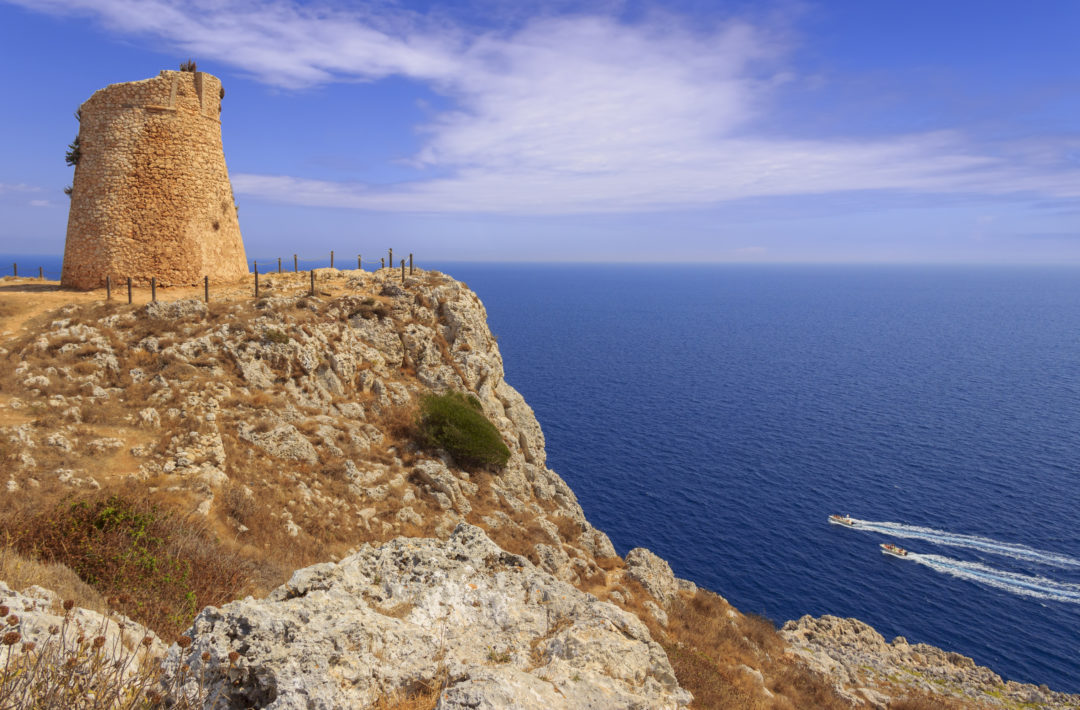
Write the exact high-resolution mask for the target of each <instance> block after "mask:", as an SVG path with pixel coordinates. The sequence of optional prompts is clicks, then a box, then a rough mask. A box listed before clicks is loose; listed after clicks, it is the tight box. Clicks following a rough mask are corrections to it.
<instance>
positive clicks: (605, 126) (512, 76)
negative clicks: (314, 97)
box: [18, 0, 1080, 214]
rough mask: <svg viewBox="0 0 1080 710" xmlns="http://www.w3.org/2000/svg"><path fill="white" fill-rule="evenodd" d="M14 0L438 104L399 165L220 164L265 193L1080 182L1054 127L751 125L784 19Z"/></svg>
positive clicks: (958, 189)
mask: <svg viewBox="0 0 1080 710" xmlns="http://www.w3.org/2000/svg"><path fill="white" fill-rule="evenodd" d="M18 4H22V5H24V6H25V7H27V8H31V9H34V10H38V11H46V12H53V13H62V14H71V13H78V14H83V15H88V16H91V17H94V18H96V19H97V20H98V21H100V22H101V23H103V24H104V25H105V26H106V27H108V28H109V29H110V30H112V31H114V32H118V33H121V34H125V35H137V36H143V37H149V38H154V39H155V40H160V41H164V42H166V43H168V44H170V45H172V46H174V47H176V48H177V49H180V50H182V51H184V52H185V53H190V54H192V55H197V56H206V57H212V58H214V59H216V60H218V61H221V62H225V63H228V64H231V65H232V66H235V67H236V68H238V69H239V70H241V71H243V72H245V73H247V74H248V75H250V76H251V77H253V78H254V79H256V80H258V81H260V82H263V83H266V84H269V85H274V86H277V87H280V88H283V89H301V88H305V87H311V86H318V85H324V84H328V83H333V82H357V81H376V80H379V79H381V78H385V77H390V76H402V77H408V78H410V79H413V80H417V81H421V82H425V83H426V84H428V85H429V86H430V87H431V88H432V89H433V90H434V91H436V92H438V93H440V94H442V95H444V96H446V97H447V98H448V99H449V100H450V101H451V102H452V104H453V108H452V109H451V110H447V111H444V112H442V113H440V114H437V115H435V116H434V117H433V118H432V119H430V120H429V121H428V122H427V123H426V124H425V125H422V126H419V127H418V128H419V130H420V131H421V135H422V136H423V145H422V147H421V149H420V150H419V151H417V152H416V154H415V155H413V156H412V157H411V159H410V160H409V162H408V164H409V166H411V167H412V168H413V170H414V173H413V174H414V179H412V180H409V181H406V182H398V183H394V184H389V185H379V184H359V183H344V182H334V181H328V180H323V179H320V177H319V176H295V175H255V174H243V173H241V174H237V175H235V176H234V184H235V187H236V191H237V192H238V193H241V194H246V195H249V196H255V197H258V198H262V199H266V200H272V201H277V202H285V203H294V204H305V205H319V206H335V207H352V208H359V209H369V210H387V211H410V212H501V213H516V214H560V213H581V212H601V213H604V212H632V211H639V210H665V209H682V208H687V207H691V208H693V207H701V206H708V205H712V204H716V203H719V202H725V201H731V200H738V199H742V198H748V197H769V196H783V195H805V194H823V193H834V192H844V191H865V190H879V191H898V192H906V193H910V192H914V193H927V194H975V195H1027V196H1036V197H1038V198H1040V199H1047V198H1049V199H1063V198H1064V199H1070V198H1076V197H1080V169H1078V167H1077V166H1076V164H1075V161H1071V162H1070V161H1062V160H1059V159H1057V158H1059V157H1060V156H1061V155H1063V154H1064V152H1065V151H1066V150H1068V149H1069V147H1068V146H1065V145H1062V144H1058V143H1056V142H1055V141H1052V140H1044V141H1037V142H1036V143H1037V144H1034V145H1030V144H1029V145H1023V146H999V147H998V148H997V149H994V150H990V149H988V148H987V147H985V146H979V147H973V146H972V145H970V144H969V142H968V141H967V140H966V139H965V136H964V135H963V134H962V133H959V132H957V131H945V130H943V131H935V132H929V133H918V134H903V135H894V136H891V137H887V138H881V137H879V138H875V139H867V140H846V141H841V140H835V139H821V140H812V139H806V138H802V139H794V138H789V137H785V136H782V135H781V136H778V135H774V134H770V135H766V134H764V133H762V132H759V131H756V130H755V126H756V123H757V122H756V119H758V118H760V117H762V116H765V115H768V112H769V111H771V110H774V108H773V107H774V106H775V102H774V99H775V95H776V93H777V92H780V91H783V90H784V88H785V86H786V85H787V83H788V82H791V81H793V80H797V77H793V74H792V72H791V71H790V68H789V67H787V66H785V63H784V62H785V57H786V56H787V53H788V52H789V49H790V46H789V45H790V42H789V40H788V39H787V38H786V36H785V35H784V34H783V33H782V32H779V31H777V30H775V29H773V28H770V27H768V26H763V25H761V24H760V23H758V24H755V23H751V22H747V21H740V20H738V19H729V20H726V21H722V22H716V23H713V24H711V25H707V26H690V24H689V21H688V20H686V19H685V18H680V17H677V16H673V15H671V14H665V13H661V12H656V13H653V14H651V15H647V16H646V17H645V18H644V19H641V20H637V21H635V22H633V23H627V22H624V21H621V20H620V19H619V18H617V17H615V16H613V15H576V14H575V15H561V16H551V15H537V16H535V17H533V18H532V19H527V20H525V21H523V22H519V23H515V24H514V26H513V27H509V28H490V27H488V28H478V27H476V26H474V25H469V24H467V23H464V22H459V21H455V20H454V19H453V18H451V17H448V16H445V15H440V16H435V15H423V14H419V13H416V12H412V11H407V10H403V9H401V8H399V7H398V6H396V5H390V4H387V5H372V6H370V7H369V9H367V10H364V11H358V10H355V9H348V8H346V7H344V6H335V5H330V4H322V5H310V4H301V3H299V2H289V1H286V0H279V1H277V2H270V3H255V2H249V1H236V2H225V3H211V2H205V1H204V2H196V3H181V2H178V1H177V0H148V1H142V2H139V1H136V0H34V2H32V3H31V2H29V0H18ZM432 175H436V176H437V177H431V176H432Z"/></svg>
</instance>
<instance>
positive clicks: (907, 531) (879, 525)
mask: <svg viewBox="0 0 1080 710" xmlns="http://www.w3.org/2000/svg"><path fill="white" fill-rule="evenodd" d="M852 520H854V522H855V527H856V528H858V529H860V530H873V531H874V532H880V533H884V534H886V535H891V536H893V537H906V538H913V539H916V540H925V541H926V542H932V543H935V544H938V545H949V546H950V547H964V548H967V549H969V550H979V551H981V552H989V553H992V554H995V555H1002V556H1004V557H1012V558H1013V559H1017V560H1024V561H1026V562H1035V563H1038V564H1042V565H1050V566H1053V567H1080V560H1078V559H1076V558H1075V557H1069V556H1068V555H1063V554H1060V553H1057V552H1046V551H1044V550H1036V549H1035V548H1033V547H1028V546H1027V545H1020V544H1018V543H1014V542H1001V541H1000V540H993V539H991V538H988V537H979V536H977V535H964V534H962V533H953V532H948V531H947V530H935V529H934V528H924V527H920V526H918V525H904V524H903V523H888V522H875V521H873V520H858V519H856V518H852Z"/></svg>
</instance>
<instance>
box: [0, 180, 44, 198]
mask: <svg viewBox="0 0 1080 710" xmlns="http://www.w3.org/2000/svg"><path fill="white" fill-rule="evenodd" d="M13 192H41V188H40V187H37V186H35V185H27V184H26V183H22V182H19V183H12V182H6V183H5V182H0V195H3V194H5V193H13Z"/></svg>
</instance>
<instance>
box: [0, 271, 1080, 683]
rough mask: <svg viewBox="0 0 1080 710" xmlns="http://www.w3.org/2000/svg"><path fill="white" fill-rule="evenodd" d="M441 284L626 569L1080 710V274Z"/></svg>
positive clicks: (494, 274) (480, 279)
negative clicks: (895, 641)
mask: <svg viewBox="0 0 1080 710" xmlns="http://www.w3.org/2000/svg"><path fill="white" fill-rule="evenodd" d="M0 258H3V257H0ZM19 259H20V272H21V273H30V272H29V268H25V267H24V266H23V263H24V262H25V263H26V264H27V265H28V266H32V268H33V273H34V274H36V271H37V268H36V267H37V264H32V265H31V263H30V262H31V261H32V259H31V258H29V257H19ZM51 259H52V262H50V263H51V264H52V267H53V268H54V269H55V271H56V273H57V274H58V272H59V259H58V258H57V257H51ZM4 260H5V261H8V262H11V261H12V258H11V257H8V258H6V259H4ZM39 260H42V261H43V259H39ZM50 263H44V265H45V267H46V275H49V274H50V270H49V269H50ZM424 266H425V267H427V268H438V269H440V270H442V271H445V272H447V273H449V274H450V275H452V276H454V277H455V278H458V279H460V280H462V281H465V282H466V283H468V284H469V286H471V287H472V288H473V289H474V290H475V291H476V292H477V293H478V294H479V295H480V297H481V298H482V299H483V301H484V304H485V305H486V307H487V310H488V315H489V322H490V325H491V328H492V330H493V331H494V332H495V333H496V334H497V335H498V336H499V345H500V348H501V350H502V354H503V359H504V362H505V369H506V378H507V380H508V381H509V382H510V384H512V385H513V386H514V387H516V388H517V389H518V390H520V391H521V393H522V394H523V395H524V396H525V399H526V400H527V401H528V402H529V404H530V405H531V406H532V407H533V409H534V410H535V412H536V415H537V418H538V419H539V421H540V423H541V425H542V426H543V428H544V433H545V434H546V436H547V450H548V463H549V466H550V467H551V468H553V469H554V470H555V471H557V472H558V473H559V474H560V475H562V477H563V478H565V479H566V481H567V482H568V483H569V484H570V486H571V487H572V488H573V489H574V491H575V492H576V493H577V495H578V498H579V500H580V502H581V505H582V506H583V507H584V509H585V512H586V514H587V515H588V517H589V519H590V520H591V521H592V522H593V523H594V524H595V525H596V526H597V527H599V528H600V529H602V530H604V531H605V532H607V533H608V534H609V535H610V536H611V539H612V541H613V542H614V544H615V546H616V548H617V549H618V551H619V552H620V553H625V552H627V551H628V550H629V549H630V548H632V547H638V546H643V547H648V548H650V549H652V550H653V551H654V552H656V553H657V554H659V555H661V556H663V557H664V558H666V559H667V560H669V561H670V562H671V565H672V567H673V568H674V570H675V572H676V574H677V575H679V576H681V577H686V578H689V579H692V580H694V581H695V582H697V583H698V584H700V585H703V586H705V587H707V588H709V589H712V590H714V591H716V592H718V593H720V594H721V595H723V596H724V597H726V598H727V599H728V600H729V601H731V602H732V603H733V604H735V605H736V606H737V607H738V608H740V609H741V610H743V611H747V612H756V613H761V614H764V615H766V616H768V617H769V618H771V619H773V620H774V621H776V622H777V623H778V624H782V623H783V622H784V621H786V620H787V619H793V618H798V617H799V616H801V615H803V614H813V615H815V616H817V615H821V614H834V615H839V616H853V617H857V618H859V619H862V620H863V621H866V622H867V623H870V624H871V625H873V626H874V627H875V628H877V629H878V631H880V632H881V633H882V634H884V635H885V637H886V638H887V639H891V638H892V637H893V636H896V635H902V636H905V637H906V638H907V639H908V640H909V641H910V642H912V643H916V642H925V643H930V644H933V645H935V646H940V647H942V648H945V649H948V650H953V651H959V652H961V653H963V654H965V655H968V656H971V657H973V658H974V659H975V661H976V662H977V663H979V664H982V665H986V666H989V667H990V668H992V669H994V670H995V671H997V672H998V673H1000V674H1002V675H1003V676H1004V677H1005V678H1007V679H1012V680H1018V681H1024V682H1032V683H1045V684H1047V685H1049V686H1050V687H1052V688H1054V689H1056V690H1064V691H1070V692H1080V269H1077V268H1054V267H1042V268H1037V267H928V266H655V265H647V266H646V265H634V266H621V265H604V266H596V265H588V266H567V265H520V264H514V265H508V264H466V263H458V264H450V263H445V264H425V265H424ZM8 268H10V267H8ZM3 273H4V274H7V273H10V271H8V270H7V268H5V269H4V270H3ZM833 513H839V514H845V515H850V516H851V517H852V518H854V519H856V520H857V521H859V522H858V524H857V526H856V527H854V528H846V527H842V526H838V525H830V524H829V523H828V522H827V518H828V516H829V515H830V514H833ZM882 542H892V543H894V544H898V545H902V546H903V547H905V548H907V549H908V550H909V551H910V552H911V556H910V557H909V558H908V559H896V558H892V557H886V556H884V555H882V554H880V552H879V549H878V545H879V543H882Z"/></svg>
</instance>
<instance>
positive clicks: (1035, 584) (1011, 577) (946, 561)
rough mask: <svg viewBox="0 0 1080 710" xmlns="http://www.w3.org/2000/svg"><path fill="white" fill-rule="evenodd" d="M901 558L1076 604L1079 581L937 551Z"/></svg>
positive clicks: (1079, 597)
mask: <svg viewBox="0 0 1080 710" xmlns="http://www.w3.org/2000/svg"><path fill="white" fill-rule="evenodd" d="M904 559H909V560H912V561H914V562H918V563H919V564H922V565H926V566H927V567H929V568H931V569H933V570H936V571H938V572H942V573H944V574H948V575H952V576H953V577H959V578H960V579H966V580H969V581H972V582H978V583H979V584H985V585H986V586H988V587H995V588H997V589H1002V590H1005V591H1007V592H1011V593H1013V594H1018V595H1020V596H1025V597H1035V598H1036V599H1050V600H1053V601H1059V602H1071V603H1073V604H1080V584H1066V583H1065V582H1056V581H1054V580H1052V579H1046V578H1045V577H1031V576H1028V575H1026V574H1017V573H1015V572H1005V571H1003V570H999V569H994V568H993V567H988V566H987V565H983V564H979V563H978V562H966V561H964V560H954V559H951V558H948V557H942V556H941V555H920V554H917V553H914V552H909V553H908V555H907V557H906V558H904Z"/></svg>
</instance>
